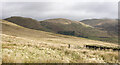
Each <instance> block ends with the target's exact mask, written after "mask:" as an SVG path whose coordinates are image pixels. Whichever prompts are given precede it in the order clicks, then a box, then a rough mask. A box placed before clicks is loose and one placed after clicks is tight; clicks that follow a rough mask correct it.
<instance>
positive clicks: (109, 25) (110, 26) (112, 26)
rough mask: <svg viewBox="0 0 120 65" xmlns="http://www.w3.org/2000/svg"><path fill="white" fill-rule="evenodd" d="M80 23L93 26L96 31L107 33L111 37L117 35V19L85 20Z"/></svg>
mask: <svg viewBox="0 0 120 65" xmlns="http://www.w3.org/2000/svg"><path fill="white" fill-rule="evenodd" d="M81 22H83V23H85V24H88V25H90V26H93V27H95V28H97V29H100V30H104V31H107V32H108V33H109V34H111V35H113V34H114V35H117V34H118V20H117V19H87V20H82V21H81Z"/></svg>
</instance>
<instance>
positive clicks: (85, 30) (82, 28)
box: [4, 17, 117, 42]
mask: <svg viewBox="0 0 120 65" xmlns="http://www.w3.org/2000/svg"><path fill="white" fill-rule="evenodd" d="M4 20H7V21H9V22H12V23H15V24H17V25H20V26H23V27H26V28H30V29H35V30H43V31H47V32H53V33H58V34H64V35H72V36H77V37H83V38H89V39H94V40H100V41H107V42H117V41H116V38H114V37H112V36H111V35H109V34H108V33H107V31H103V30H100V29H97V28H94V26H90V25H87V24H84V23H82V22H79V21H72V20H69V19H63V18H56V19H47V20H43V21H37V20H34V19H32V18H24V17H10V18H6V19H4Z"/></svg>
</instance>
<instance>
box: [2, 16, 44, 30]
mask: <svg viewBox="0 0 120 65" xmlns="http://www.w3.org/2000/svg"><path fill="white" fill-rule="evenodd" d="M4 20H7V21H9V22H12V23H15V24H17V25H20V26H23V27H26V28H30V29H35V30H46V29H45V28H44V27H42V26H41V25H40V23H39V22H38V21H37V20H35V19H32V18H26V17H19V16H13V17H10V18H6V19H4Z"/></svg>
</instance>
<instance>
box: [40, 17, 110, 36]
mask: <svg viewBox="0 0 120 65" xmlns="http://www.w3.org/2000/svg"><path fill="white" fill-rule="evenodd" d="M40 23H41V25H42V26H43V27H46V28H48V29H50V30H52V31H53V32H59V31H75V36H85V37H89V36H96V37H97V36H102V34H103V33H104V34H103V36H108V35H107V34H106V33H105V32H103V31H100V30H97V29H94V28H93V27H91V26H88V25H86V24H84V23H82V22H78V21H72V20H68V19H62V18H57V19H48V20H44V21H40Z"/></svg>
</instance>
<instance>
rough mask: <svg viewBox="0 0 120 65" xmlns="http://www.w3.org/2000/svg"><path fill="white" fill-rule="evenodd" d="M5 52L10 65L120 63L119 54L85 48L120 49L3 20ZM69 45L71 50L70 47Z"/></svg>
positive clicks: (3, 45)
mask: <svg viewBox="0 0 120 65" xmlns="http://www.w3.org/2000/svg"><path fill="white" fill-rule="evenodd" d="M2 27H3V34H2V48H3V49H2V52H3V59H2V60H3V62H7V63H13V62H14V63H27V62H29V63H30V62H31V63H44V62H45V63H46V62H48V63H53V62H55V63H58V62H59V63H69V62H77V63H78V62H79V63H83V62H84V63H89V62H90V63H91V62H92V63H104V62H110V63H111V62H114V63H116V62H118V52H117V51H114V52H113V51H110V50H90V49H86V48H85V47H84V45H86V44H89V45H101V46H112V47H114V46H117V45H116V44H112V43H106V42H100V41H94V40H88V39H84V38H78V37H73V36H65V35H59V34H54V33H49V32H43V31H37V30H32V29H27V28H24V27H21V26H19V25H16V24H13V23H10V22H7V21H3V22H2ZM68 44H70V45H71V48H68Z"/></svg>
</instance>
